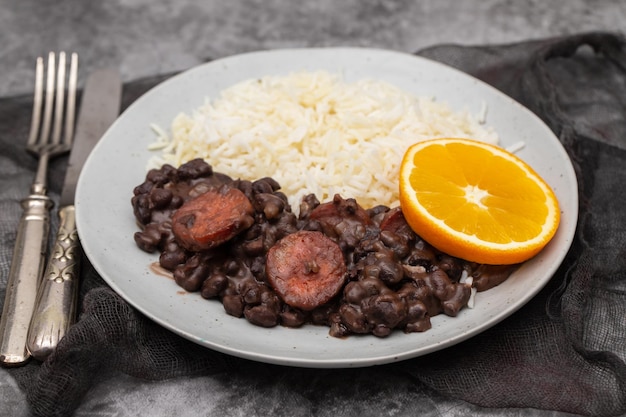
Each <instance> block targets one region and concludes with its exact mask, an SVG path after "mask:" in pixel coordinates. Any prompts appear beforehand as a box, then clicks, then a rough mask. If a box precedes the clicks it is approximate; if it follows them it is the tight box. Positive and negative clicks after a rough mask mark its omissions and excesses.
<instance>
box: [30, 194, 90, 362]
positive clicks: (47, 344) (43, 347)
mask: <svg viewBox="0 0 626 417" xmlns="http://www.w3.org/2000/svg"><path fill="white" fill-rule="evenodd" d="M59 218H60V225H59V231H58V233H57V237H56V240H55V243H54V246H53V248H52V252H51V254H50V256H51V258H50V261H49V262H48V266H47V268H46V271H45V273H44V275H43V281H42V283H41V285H40V287H39V291H38V293H37V301H36V306H37V308H36V309H35V311H34V313H33V316H32V320H31V322H30V330H29V332H28V341H27V345H28V349H29V351H30V353H31V354H32V356H33V357H35V358H36V359H39V360H44V359H46V358H47V357H48V355H49V354H50V353H51V352H52V351H53V350H54V349H55V348H56V346H57V344H58V342H59V340H61V339H62V338H63V336H65V334H66V333H67V330H68V329H69V327H70V325H71V324H72V323H71V320H73V318H74V317H75V316H76V314H75V312H76V304H77V295H78V277H79V273H80V258H81V249H80V242H79V239H78V233H77V231H76V222H75V211H74V206H66V207H62V208H61V209H60V210H59Z"/></svg>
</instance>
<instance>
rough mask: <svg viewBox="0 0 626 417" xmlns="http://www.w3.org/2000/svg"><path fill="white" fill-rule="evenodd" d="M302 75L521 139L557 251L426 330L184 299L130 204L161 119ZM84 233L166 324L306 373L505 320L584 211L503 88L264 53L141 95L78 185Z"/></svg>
mask: <svg viewBox="0 0 626 417" xmlns="http://www.w3.org/2000/svg"><path fill="white" fill-rule="evenodd" d="M296 70H328V71H331V72H340V73H342V74H343V76H344V77H345V79H346V80H347V81H353V80H357V79H360V78H364V77H369V78H376V79H381V80H385V81H388V82H390V83H392V84H395V85H397V86H399V87H401V88H403V89H404V90H406V91H408V92H411V93H414V94H416V95H424V96H435V97H436V98H437V100H439V101H444V102H447V103H448V104H449V105H450V106H451V107H452V108H453V109H455V110H469V111H471V112H473V113H475V114H477V113H479V112H480V111H481V109H482V106H483V104H486V105H487V109H488V113H487V124H488V125H491V126H493V127H494V128H495V129H496V130H497V132H498V134H499V135H500V138H501V144H502V145H503V146H507V145H511V144H514V143H517V142H519V141H523V142H524V143H525V144H526V146H525V148H524V149H522V150H521V151H520V152H518V155H519V156H520V157H521V158H523V159H524V160H526V161H527V162H528V163H529V164H530V165H531V166H533V167H534V168H535V169H536V170H537V171H538V173H539V174H540V175H542V176H543V177H544V178H545V179H546V180H547V182H548V183H549V184H550V185H551V186H552V187H553V189H554V191H555V192H556V195H557V197H558V199H559V202H560V205H561V209H562V217H561V224H560V227H559V230H558V232H557V234H556V236H555V237H554V239H553V240H552V241H551V242H550V244H549V245H548V246H547V247H546V248H545V249H544V250H543V251H542V252H541V253H540V254H539V255H538V256H537V257H535V258H534V259H532V260H531V261H529V262H526V263H525V264H524V265H523V266H522V267H521V268H520V269H519V270H518V271H517V272H515V273H514V274H513V275H512V276H511V277H510V278H509V279H508V280H507V281H506V282H504V283H503V284H501V285H500V286H498V287H496V288H494V289H492V290H489V291H487V292H484V293H479V294H478V295H477V297H476V306H475V308H473V309H464V310H463V311H462V312H461V313H460V314H459V315H458V316H457V317H456V318H450V317H446V316H444V315H439V316H437V317H435V318H433V320H432V325H433V327H432V329H431V330H429V331H427V332H424V333H412V334H404V333H402V332H400V331H398V332H395V333H393V334H392V335H391V336H390V337H387V338H384V339H379V338H376V337H374V336H365V337H357V336H353V337H349V338H347V339H337V338H333V337H330V336H328V328H326V327H316V326H305V327H303V328H298V329H289V328H284V327H276V328H272V329H265V328H261V327H256V326H253V325H251V324H249V323H248V322H247V321H246V320H245V319H238V318H234V317H231V316H229V315H227V314H226V313H225V312H224V310H223V307H222V305H221V304H220V303H219V302H218V301H207V300H205V299H203V298H201V297H200V295H199V294H197V293H185V292H184V291H183V290H182V289H181V288H180V287H178V286H177V285H176V284H175V283H174V281H173V280H171V279H168V278H165V277H163V276H159V275H156V274H154V273H153V272H151V270H150V264H151V263H153V262H155V261H156V260H157V256H156V255H150V254H147V253H145V252H142V251H141V250H139V249H138V248H137V247H136V246H135V243H134V241H133V238H132V235H133V233H134V232H135V231H136V230H137V226H136V224H135V219H134V217H133V213H132V207H131V204H130V199H131V196H132V190H133V188H134V186H136V185H138V184H140V183H142V182H143V180H144V178H145V174H146V163H147V161H148V159H149V157H150V156H151V154H150V152H149V151H148V150H147V147H148V145H149V144H150V143H152V142H153V141H154V140H155V136H154V133H153V132H152V131H151V129H150V127H149V126H150V124H151V123H157V124H158V125H160V126H162V127H165V128H167V127H169V125H170V122H171V120H172V119H173V118H174V117H175V116H176V115H177V114H178V113H180V112H183V111H184V112H187V113H189V112H191V111H192V110H194V109H196V108H198V107H199V106H200V105H202V104H203V103H204V102H205V100H206V99H207V97H211V98H215V97H216V95H217V94H218V93H219V92H220V91H221V90H223V89H224V88H226V87H229V86H231V85H233V84H235V83H237V82H239V81H242V80H245V79H248V78H252V77H259V76H264V75H280V74H283V75H286V74H288V73H289V72H292V71H296ZM76 206H77V222H78V230H79V233H80V236H81V240H82V244H83V247H84V249H85V252H86V254H87V256H88V257H89V259H90V260H91V262H92V263H93V265H94V267H95V268H96V270H97V271H98V272H99V273H100V274H101V275H102V277H103V278H104V280H105V281H106V282H107V283H108V284H109V285H110V286H111V287H112V288H113V289H114V290H115V291H116V292H117V293H118V294H120V295H121V296H122V297H123V298H125V299H126V300H127V301H128V302H129V303H130V304H132V305H133V306H134V307H136V308H137V309H138V310H140V311H141V312H143V313H144V314H145V315H146V316H148V317H150V318H151V319H152V320H154V321H156V322H157V323H159V324H161V325H162V326H164V327H166V328H168V329H170V330H172V331H174V332H176V333H178V334H180V335H182V336H183V337H186V338H188V339H190V340H192V341H194V342H196V343H199V344H201V345H204V346H207V347H209V348H212V349H215V350H217V351H221V352H225V353H228V354H232V355H235V356H239V357H244V358H248V359H253V360H257V361H263V362H269V363H277V364H284V365H293V366H302V367H357V366H369V365H376V364H383V363H389V362H393V361H400V360H403V359H407V358H411V357H416V356H419V355H424V354H426V353H429V352H433V351H436V350H439V349H442V348H444V347H447V346H450V345H453V344H456V343H458V342H460V341H462V340H465V339H467V338H469V337H471V336H473V335H476V334H477V333H479V332H482V331H484V330H485V329H487V328H489V327H491V326H493V325H495V324H496V323H498V322H499V321H501V320H503V319H504V318H505V317H507V316H509V315H510V314H512V313H513V312H514V311H516V310H517V309H519V308H520V307H521V306H523V305H524V304H525V303H526V302H528V301H529V300H530V299H531V298H532V297H533V296H534V295H535V294H536V293H537V292H538V291H539V290H540V289H541V288H542V287H543V286H544V285H545V284H546V283H547V282H548V280H549V279H550V278H551V276H552V275H553V273H554V272H555V270H556V269H557V267H558V266H559V265H560V263H561V262H562V260H563V258H564V257H565V254H566V252H567V251H568V249H569V247H570V244H571V242H572V239H573V235H574V230H575V227H576V221H577V213H578V195H577V185H576V177H575V174H574V170H573V168H572V165H571V162H570V160H569V158H568V156H567V154H566V153H565V151H564V149H563V148H562V146H561V145H560V143H559V142H558V140H557V138H556V137H555V136H554V135H553V133H552V132H551V131H550V130H549V129H548V127H546V126H545V125H544V124H543V123H542V122H541V121H540V120H539V119H538V118H537V117H536V116H535V115H534V114H532V113H531V112H530V111H528V110H527V109H526V108H524V107H523V106H521V105H520V104H518V103H517V102H515V101H513V100H512V99H510V98H509V97H507V96H505V95H504V94H501V93H500V92H498V91H497V90H495V89H494V88H492V87H490V86H488V85H486V84H484V83H482V82H481V81H479V80H476V79H474V78H472V77H470V76H468V75H466V74H464V73H462V72H459V71H457V70H454V69H452V68H449V67H447V66H445V65H442V64H439V63H436V62H433V61H429V60H426V59H423V58H419V57H416V56H413V55H409V54H404V53H398V52H392V51H384V50H372V49H358V48H328V49H294V50H276V51H267V52H256V53H249V54H244V55H238V56H233V57H229V58H225V59H220V60H216V61H213V62H210V63H208V64H205V65H201V66H198V67H196V68H193V69H191V70H189V71H186V72H184V73H182V74H180V75H178V76H175V77H173V78H171V79H169V80H167V81H166V82H164V83H162V84H160V85H158V86H157V87H155V88H154V89H152V90H151V91H149V92H148V93H147V94H145V95H144V96H142V97H141V98H139V99H138V100H137V101H136V102H135V103H134V104H133V105H132V106H131V107H129V108H128V109H127V110H126V111H125V112H124V113H123V114H122V115H121V116H120V118H119V119H118V120H117V121H116V122H115V123H114V124H113V126H111V128H110V129H109V131H108V132H107V133H106V134H105V135H104V137H103V138H102V139H101V141H100V142H99V144H98V145H97V147H96V148H95V149H94V151H93V153H92V154H91V155H90V157H89V159H88V161H87V163H86V165H85V167H84V169H83V171H82V174H81V177H80V180H79V183H78V193H77V199H76Z"/></svg>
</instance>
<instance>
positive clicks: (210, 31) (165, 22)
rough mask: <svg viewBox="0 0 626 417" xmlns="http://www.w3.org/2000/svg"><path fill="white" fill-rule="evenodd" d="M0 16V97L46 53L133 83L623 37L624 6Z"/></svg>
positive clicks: (351, 4) (523, 4)
mask: <svg viewBox="0 0 626 417" xmlns="http://www.w3.org/2000/svg"><path fill="white" fill-rule="evenodd" d="M0 10H2V11H1V12H0V39H1V40H2V41H1V42H0V80H1V81H0V96H6V95H15V94H21V93H28V92H30V90H31V89H32V82H33V81H32V79H33V72H34V69H33V67H34V59H35V57H36V56H37V55H39V54H45V53H46V52H47V51H49V50H67V51H69V50H72V51H76V52H78V53H79V54H80V59H81V64H82V67H81V68H82V69H83V70H84V71H88V70H89V69H92V68H94V67H97V66H101V65H114V66H118V67H119V68H120V69H121V71H122V74H123V77H124V79H125V80H132V79H136V78H139V77H143V76H148V75H154V74H163V73H169V72H172V71H178V70H182V69H186V68H189V67H191V66H193V65H196V64H198V63H200V62H203V61H205V60H206V59H208V58H218V57H222V56H227V55H232V54H236V53H240V52H245V51H251V50H259V49H273V48H286V47H302V46H338V45H340V46H366V47H377V48H387V49H394V50H400V51H405V52H413V51H415V50H418V49H421V48H423V47H426V46H430V45H433V44H439V43H460V44H484V43H509V42H516V41H521V40H525V39H530V38H540V37H547V36H555V35H564V34H570V33H575V32H580V31H590V30H621V31H624V30H626V3H625V2H624V1H623V0H549V1H544V0H522V1H520V0H518V1H513V0H413V1H411V0H308V1H294V0H228V1H223V0H222V1H220V0H204V1H199V0H176V1H168V0H102V1H85V0H82V1H81V0H60V1H50V0H48V1H44V0H19V1H16V0H0Z"/></svg>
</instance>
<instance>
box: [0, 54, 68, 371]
mask: <svg viewBox="0 0 626 417" xmlns="http://www.w3.org/2000/svg"><path fill="white" fill-rule="evenodd" d="M56 61H57V57H56V54H55V53H54V52H50V53H49V54H48V64H47V70H46V73H47V75H46V80H45V84H46V86H45V102H44V59H43V58H42V57H39V58H37V64H36V67H35V94H34V98H33V115H32V121H31V126H30V134H29V137H28V143H27V145H26V149H27V150H28V151H29V152H31V153H33V154H35V155H36V156H38V158H39V162H38V165H37V173H36V174H35V179H34V181H33V183H32V185H31V187H30V195H29V196H28V197H26V198H25V199H24V200H22V202H21V204H22V208H23V213H22V217H21V219H20V223H19V225H18V229H17V236H16V241H15V247H14V249H13V258H12V262H11V269H10V271H9V277H8V280H7V288H6V294H5V300H4V307H3V309H2V317H1V319H0V363H2V364H3V365H6V366H12V365H13V366H14V365H20V364H22V363H24V362H25V361H26V360H27V359H28V358H29V357H30V353H29V352H28V349H27V348H26V338H27V335H28V326H29V323H30V319H31V316H32V314H33V308H34V304H35V298H36V295H37V287H38V285H39V283H40V281H41V275H42V273H43V267H44V264H45V258H46V253H47V248H48V234H49V230H50V209H51V208H52V201H51V200H50V198H49V197H48V196H47V172H48V163H49V161H50V160H51V159H52V158H54V157H55V156H58V155H61V154H63V153H65V152H68V151H69V150H70V148H71V146H72V140H73V138H74V118H75V114H76V84H77V79H78V55H77V54H75V53H72V54H71V55H70V59H69V61H70V62H69V75H66V73H67V65H68V64H67V62H66V61H67V57H66V54H65V52H60V53H59V55H58V65H57V62H56ZM66 78H68V80H67V93H66V91H65V90H66ZM66 96H67V97H66ZM66 101H67V103H66ZM42 116H43V118H42Z"/></svg>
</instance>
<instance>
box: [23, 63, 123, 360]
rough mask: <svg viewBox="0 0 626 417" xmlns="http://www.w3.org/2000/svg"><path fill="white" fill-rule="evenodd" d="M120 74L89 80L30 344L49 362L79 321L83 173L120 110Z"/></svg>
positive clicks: (103, 73)
mask: <svg viewBox="0 0 626 417" xmlns="http://www.w3.org/2000/svg"><path fill="white" fill-rule="evenodd" d="M121 94H122V82H121V78H120V75H119V72H118V71H117V70H115V69H110V68H105V69H100V70H97V71H95V72H93V73H92V74H91V75H90V76H89V77H88V78H87V81H86V82H85V88H84V91H83V96H82V100H81V108H80V112H79V116H78V121H77V125H76V133H75V137H74V145H73V146H72V150H71V153H70V158H69V163H68V167H67V170H66V174H65V181H64V184H63V190H62V192H61V198H60V200H59V214H58V215H59V230H58V232H57V235H56V239H55V241H54V244H53V248H52V251H51V252H50V258H49V260H48V263H47V265H46V269H45V272H44V275H43V277H42V281H41V283H40V285H39V288H38V291H37V298H36V301H35V310H34V312H33V315H32V318H31V322H30V327H29V331H28V336H27V339H26V344H27V347H28V351H29V353H30V354H31V355H32V356H33V357H34V358H35V359H38V360H42V361H43V360H45V359H46V358H47V357H48V355H50V353H52V351H53V350H54V349H55V348H56V346H57V343H58V342H59V340H61V339H62V338H63V336H65V334H66V333H67V331H68V329H69V327H70V326H71V325H72V324H73V323H74V321H75V319H76V305H77V300H78V287H79V282H78V281H79V274H80V258H81V256H82V251H81V247H80V241H79V237H78V232H77V230H76V222H75V210H74V197H75V194H76V184H77V182H78V177H79V175H80V171H81V169H82V167H83V164H84V163H85V161H86V159H87V157H88V156H89V154H90V152H91V150H92V149H93V147H94V146H95V145H96V143H97V142H98V140H99V139H100V137H101V136H102V135H103V134H104V133H105V132H106V130H107V129H108V128H109V126H110V125H111V123H113V121H114V120H115V119H116V118H117V116H118V115H119V112H120V105H121Z"/></svg>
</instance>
